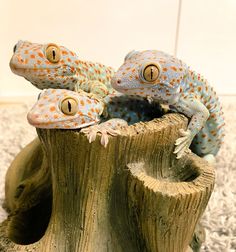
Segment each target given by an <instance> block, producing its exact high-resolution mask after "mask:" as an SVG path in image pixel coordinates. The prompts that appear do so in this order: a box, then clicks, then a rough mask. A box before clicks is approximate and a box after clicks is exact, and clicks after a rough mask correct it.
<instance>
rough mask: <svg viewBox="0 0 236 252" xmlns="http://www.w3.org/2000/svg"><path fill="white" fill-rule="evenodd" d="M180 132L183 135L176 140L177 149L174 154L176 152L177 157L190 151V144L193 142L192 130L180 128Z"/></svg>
mask: <svg viewBox="0 0 236 252" xmlns="http://www.w3.org/2000/svg"><path fill="white" fill-rule="evenodd" d="M179 133H180V135H181V137H180V138H178V139H177V140H176V141H175V146H176V147H175V150H174V152H173V153H174V154H176V158H177V159H180V158H181V157H182V156H183V155H184V154H186V153H189V151H190V150H189V146H190V144H191V142H192V135H191V131H190V130H186V131H185V130H183V129H180V130H179Z"/></svg>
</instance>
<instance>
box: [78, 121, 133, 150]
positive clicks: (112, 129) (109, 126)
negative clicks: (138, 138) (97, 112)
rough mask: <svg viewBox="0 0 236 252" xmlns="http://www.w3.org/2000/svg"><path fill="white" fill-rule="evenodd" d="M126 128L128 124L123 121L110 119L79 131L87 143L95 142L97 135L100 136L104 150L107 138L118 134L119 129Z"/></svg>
mask: <svg viewBox="0 0 236 252" xmlns="http://www.w3.org/2000/svg"><path fill="white" fill-rule="evenodd" d="M124 126H128V123H127V122H126V121H125V120H123V119H116V118H115V119H110V120H108V121H106V122H104V123H101V124H97V125H93V126H90V127H87V128H84V129H82V130H81V132H83V133H85V135H86V136H87V138H88V140H89V143H91V142H93V141H95V139H96V136H97V134H98V133H100V134H101V144H102V145H103V146H104V147H105V148H106V146H107V144H108V142H109V137H108V135H111V136H117V135H119V134H120V131H119V128H121V127H124Z"/></svg>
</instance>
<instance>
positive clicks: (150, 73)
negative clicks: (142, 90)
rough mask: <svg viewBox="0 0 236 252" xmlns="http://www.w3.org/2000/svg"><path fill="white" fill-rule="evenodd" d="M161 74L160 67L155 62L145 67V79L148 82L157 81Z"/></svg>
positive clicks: (143, 74)
mask: <svg viewBox="0 0 236 252" xmlns="http://www.w3.org/2000/svg"><path fill="white" fill-rule="evenodd" d="M159 74H160V68H159V67H158V66H157V65H155V64H149V65H147V66H145V68H144V69H143V73H142V76H143V79H144V80H145V81H147V82H153V81H155V80H156V79H157V78H158V76H159Z"/></svg>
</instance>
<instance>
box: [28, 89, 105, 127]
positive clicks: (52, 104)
mask: <svg viewBox="0 0 236 252" xmlns="http://www.w3.org/2000/svg"><path fill="white" fill-rule="evenodd" d="M102 111H103V106H102V104H101V103H100V102H99V101H98V100H96V99H95V98H90V97H89V96H88V94H87V93H85V92H80V93H76V92H74V91H70V90H65V89H45V90H43V91H42V92H41V93H40V94H39V98H38V101H37V102H36V104H35V105H34V106H33V108H32V109H31V110H30V111H29V113H28V114H27V119H28V122H29V123H30V124H31V125H33V126H34V127H36V128H49V129H55V128H58V129H78V128H83V127H86V126H89V125H93V124H95V123H97V122H98V121H99V115H100V114H101V113H102Z"/></svg>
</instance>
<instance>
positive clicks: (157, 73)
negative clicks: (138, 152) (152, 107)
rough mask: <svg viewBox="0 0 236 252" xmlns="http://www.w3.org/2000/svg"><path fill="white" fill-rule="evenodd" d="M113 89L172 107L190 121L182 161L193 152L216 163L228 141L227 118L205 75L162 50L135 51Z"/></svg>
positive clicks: (179, 150)
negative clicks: (226, 137) (221, 147)
mask: <svg viewBox="0 0 236 252" xmlns="http://www.w3.org/2000/svg"><path fill="white" fill-rule="evenodd" d="M111 85H112V87H113V88H114V89H116V90H117V91H119V92H121V93H124V94H127V95H137V96H141V97H145V98H147V99H148V100H149V101H150V102H153V101H154V102H160V103H161V104H166V105H169V107H170V109H171V110H173V111H175V112H180V113H183V114H184V115H186V116H187V117H188V118H189V123H188V127H187V129H186V130H184V129H180V131H179V134H180V137H179V138H178V139H177V140H176V142H175V149H174V153H175V154H176V158H177V159H179V158H181V157H182V156H183V155H184V154H185V153H187V152H189V151H190V150H189V147H190V149H191V150H192V151H193V152H194V153H196V154H197V155H199V156H200V157H203V158H205V159H206V160H207V161H209V162H210V163H214V162H215V156H216V154H217V153H218V151H219V149H220V146H221V144H222V142H223V137H224V125H225V123H224V118H223V112H222V108H221V105H220V102H219V98H218V97H217V95H216V92H215V91H214V90H213V88H212V87H211V86H210V85H209V83H208V81H207V80H206V79H204V78H203V76H202V75H200V74H198V73H196V72H195V71H193V70H191V69H190V67H189V66H188V65H187V64H185V63H184V62H183V61H182V60H179V59H178V58H176V57H174V56H171V55H169V54H167V53H165V52H162V51H158V50H145V51H131V52H129V53H128V54H127V55H126V57H125V59H124V63H123V64H122V65H121V66H120V68H119V69H118V71H117V72H116V73H115V75H114V76H113V78H112V81H111Z"/></svg>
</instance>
